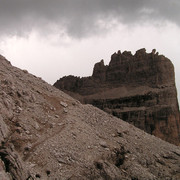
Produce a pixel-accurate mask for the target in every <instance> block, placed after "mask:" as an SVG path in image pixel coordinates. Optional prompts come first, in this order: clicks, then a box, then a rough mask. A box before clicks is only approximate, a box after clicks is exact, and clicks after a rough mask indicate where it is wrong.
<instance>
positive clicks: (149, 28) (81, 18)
mask: <svg viewBox="0 0 180 180" xmlns="http://www.w3.org/2000/svg"><path fill="white" fill-rule="evenodd" d="M179 9H180V0H0V54H2V55H4V56H5V57H6V58H7V59H8V60H9V61H11V63H12V64H13V65H14V66H17V67H19V68H21V69H26V70H28V71H29V72H30V73H32V74H34V75H36V76H38V77H42V79H44V80H45V81H47V82H48V83H50V84H53V83H54V82H55V81H56V80H57V79H59V78H60V77H62V76H65V75H70V74H72V75H76V76H90V75H91V74H92V70H93V66H94V64H95V63H96V62H99V61H100V60H101V59H104V61H105V64H108V63H109V61H110V56H111V55H112V54H113V53H114V52H117V51H118V50H121V51H122V52H123V51H125V50H127V51H131V52H132V53H133V54H134V53H135V52H136V50H138V49H140V48H146V50H147V52H151V51H152V49H156V50H157V51H158V52H159V53H160V54H163V55H165V56H166V57H168V58H169V59H171V61H172V62H173V64H174V67H175V74H176V85H177V89H178V95H179V97H180V71H179V69H180V61H179V60H180V59H179V58H180V10H179ZM179 99H180V98H179Z"/></svg>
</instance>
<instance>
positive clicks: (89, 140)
mask: <svg viewBox="0 0 180 180" xmlns="http://www.w3.org/2000/svg"><path fill="white" fill-rule="evenodd" d="M179 164H180V148H179V147H177V146H175V145H172V144H169V143H167V142H165V141H162V140H160V139H158V138H156V137H154V136H151V135H149V134H147V133H145V132H144V131H142V130H139V129H137V128H135V127H134V126H132V125H130V124H128V123H126V122H124V121H122V120H120V119H118V118H115V117H113V116H111V115H109V114H107V113H105V112H103V111H101V110H99V109H98V108H95V107H93V106H92V105H82V104H80V103H79V102H78V101H77V100H74V99H73V98H71V97H70V96H68V95H66V94H65V93H63V92H62V91H59V90H58V89H56V88H55V87H53V86H50V85H49V84H47V83H46V82H44V81H43V80H41V79H40V78H37V77H35V76H33V75H31V74H29V73H28V72H27V71H25V70H23V71H22V70H20V69H18V68H15V67H13V66H11V64H10V63H9V62H8V61H7V60H6V59H5V58H4V57H2V56H0V179H2V180H8V179H9V180H12V179H13V180H37V179H43V180H55V179H57V180H68V179H69V180H85V179H87V180H95V179H96V180H103V179H104V180H107V179H108V180H119V179H127V180H135V179H138V180H156V179H158V180H159V179H162V180H164V179H169V180H170V179H174V180H178V179H180V167H179Z"/></svg>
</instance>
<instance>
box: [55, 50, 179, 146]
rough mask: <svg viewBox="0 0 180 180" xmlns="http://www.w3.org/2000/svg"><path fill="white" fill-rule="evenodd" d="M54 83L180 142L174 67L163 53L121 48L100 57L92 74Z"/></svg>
mask: <svg viewBox="0 0 180 180" xmlns="http://www.w3.org/2000/svg"><path fill="white" fill-rule="evenodd" d="M54 86H55V87H57V88H59V89H61V90H63V91H65V92H66V93H68V94H70V95H71V96H73V97H74V98H76V99H78V100H80V101H81V102H82V103H88V104H92V105H94V106H96V107H98V108H100V109H102V110H104V111H106V112H108V113H110V114H113V115H115V116H117V117H119V118H121V119H123V120H124V121H127V122H129V123H132V124H133V125H135V126H136V127H138V128H140V129H142V130H144V131H146V132H148V133H150V134H153V135H155V136H157V137H159V138H161V139H163V140H165V141H168V142H171V143H174V144H176V145H179V143H180V117H179V107H178V101H177V92H176V87H175V75H174V67H173V64H172V63H171V61H170V60H169V59H168V58H166V57H165V56H163V55H159V54H158V53H156V50H155V49H153V50H152V52H151V53H146V50H145V49H140V50H138V51H137V52H136V53H135V55H132V54H131V52H129V51H125V52H123V53H121V52H120V51H118V52H117V53H114V54H113V55H112V56H111V61H110V63H109V65H108V66H105V65H104V61H103V60H101V61H100V62H99V63H96V64H95V66H94V70H93V74H92V76H91V77H83V78H79V77H74V76H67V77H63V78H61V79H60V80H58V81H57V82H56V83H55V84H54Z"/></svg>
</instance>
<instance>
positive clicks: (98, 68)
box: [92, 60, 107, 82]
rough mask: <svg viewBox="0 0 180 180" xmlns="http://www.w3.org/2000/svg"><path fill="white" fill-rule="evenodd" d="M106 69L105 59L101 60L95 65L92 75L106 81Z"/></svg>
mask: <svg viewBox="0 0 180 180" xmlns="http://www.w3.org/2000/svg"><path fill="white" fill-rule="evenodd" d="M106 69H107V67H106V66H105V65H104V60H101V61H100V62H98V63H96V64H95V65H94V69H93V74H92V77H93V78H96V79H99V80H100V81H101V82H104V81H105V80H106Z"/></svg>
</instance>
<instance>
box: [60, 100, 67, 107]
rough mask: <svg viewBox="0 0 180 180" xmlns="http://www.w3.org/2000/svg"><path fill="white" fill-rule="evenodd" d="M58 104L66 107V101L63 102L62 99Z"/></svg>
mask: <svg viewBox="0 0 180 180" xmlns="http://www.w3.org/2000/svg"><path fill="white" fill-rule="evenodd" d="M60 104H61V106H63V107H65V108H66V107H68V105H67V103H65V102H63V101H61V102H60Z"/></svg>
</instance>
